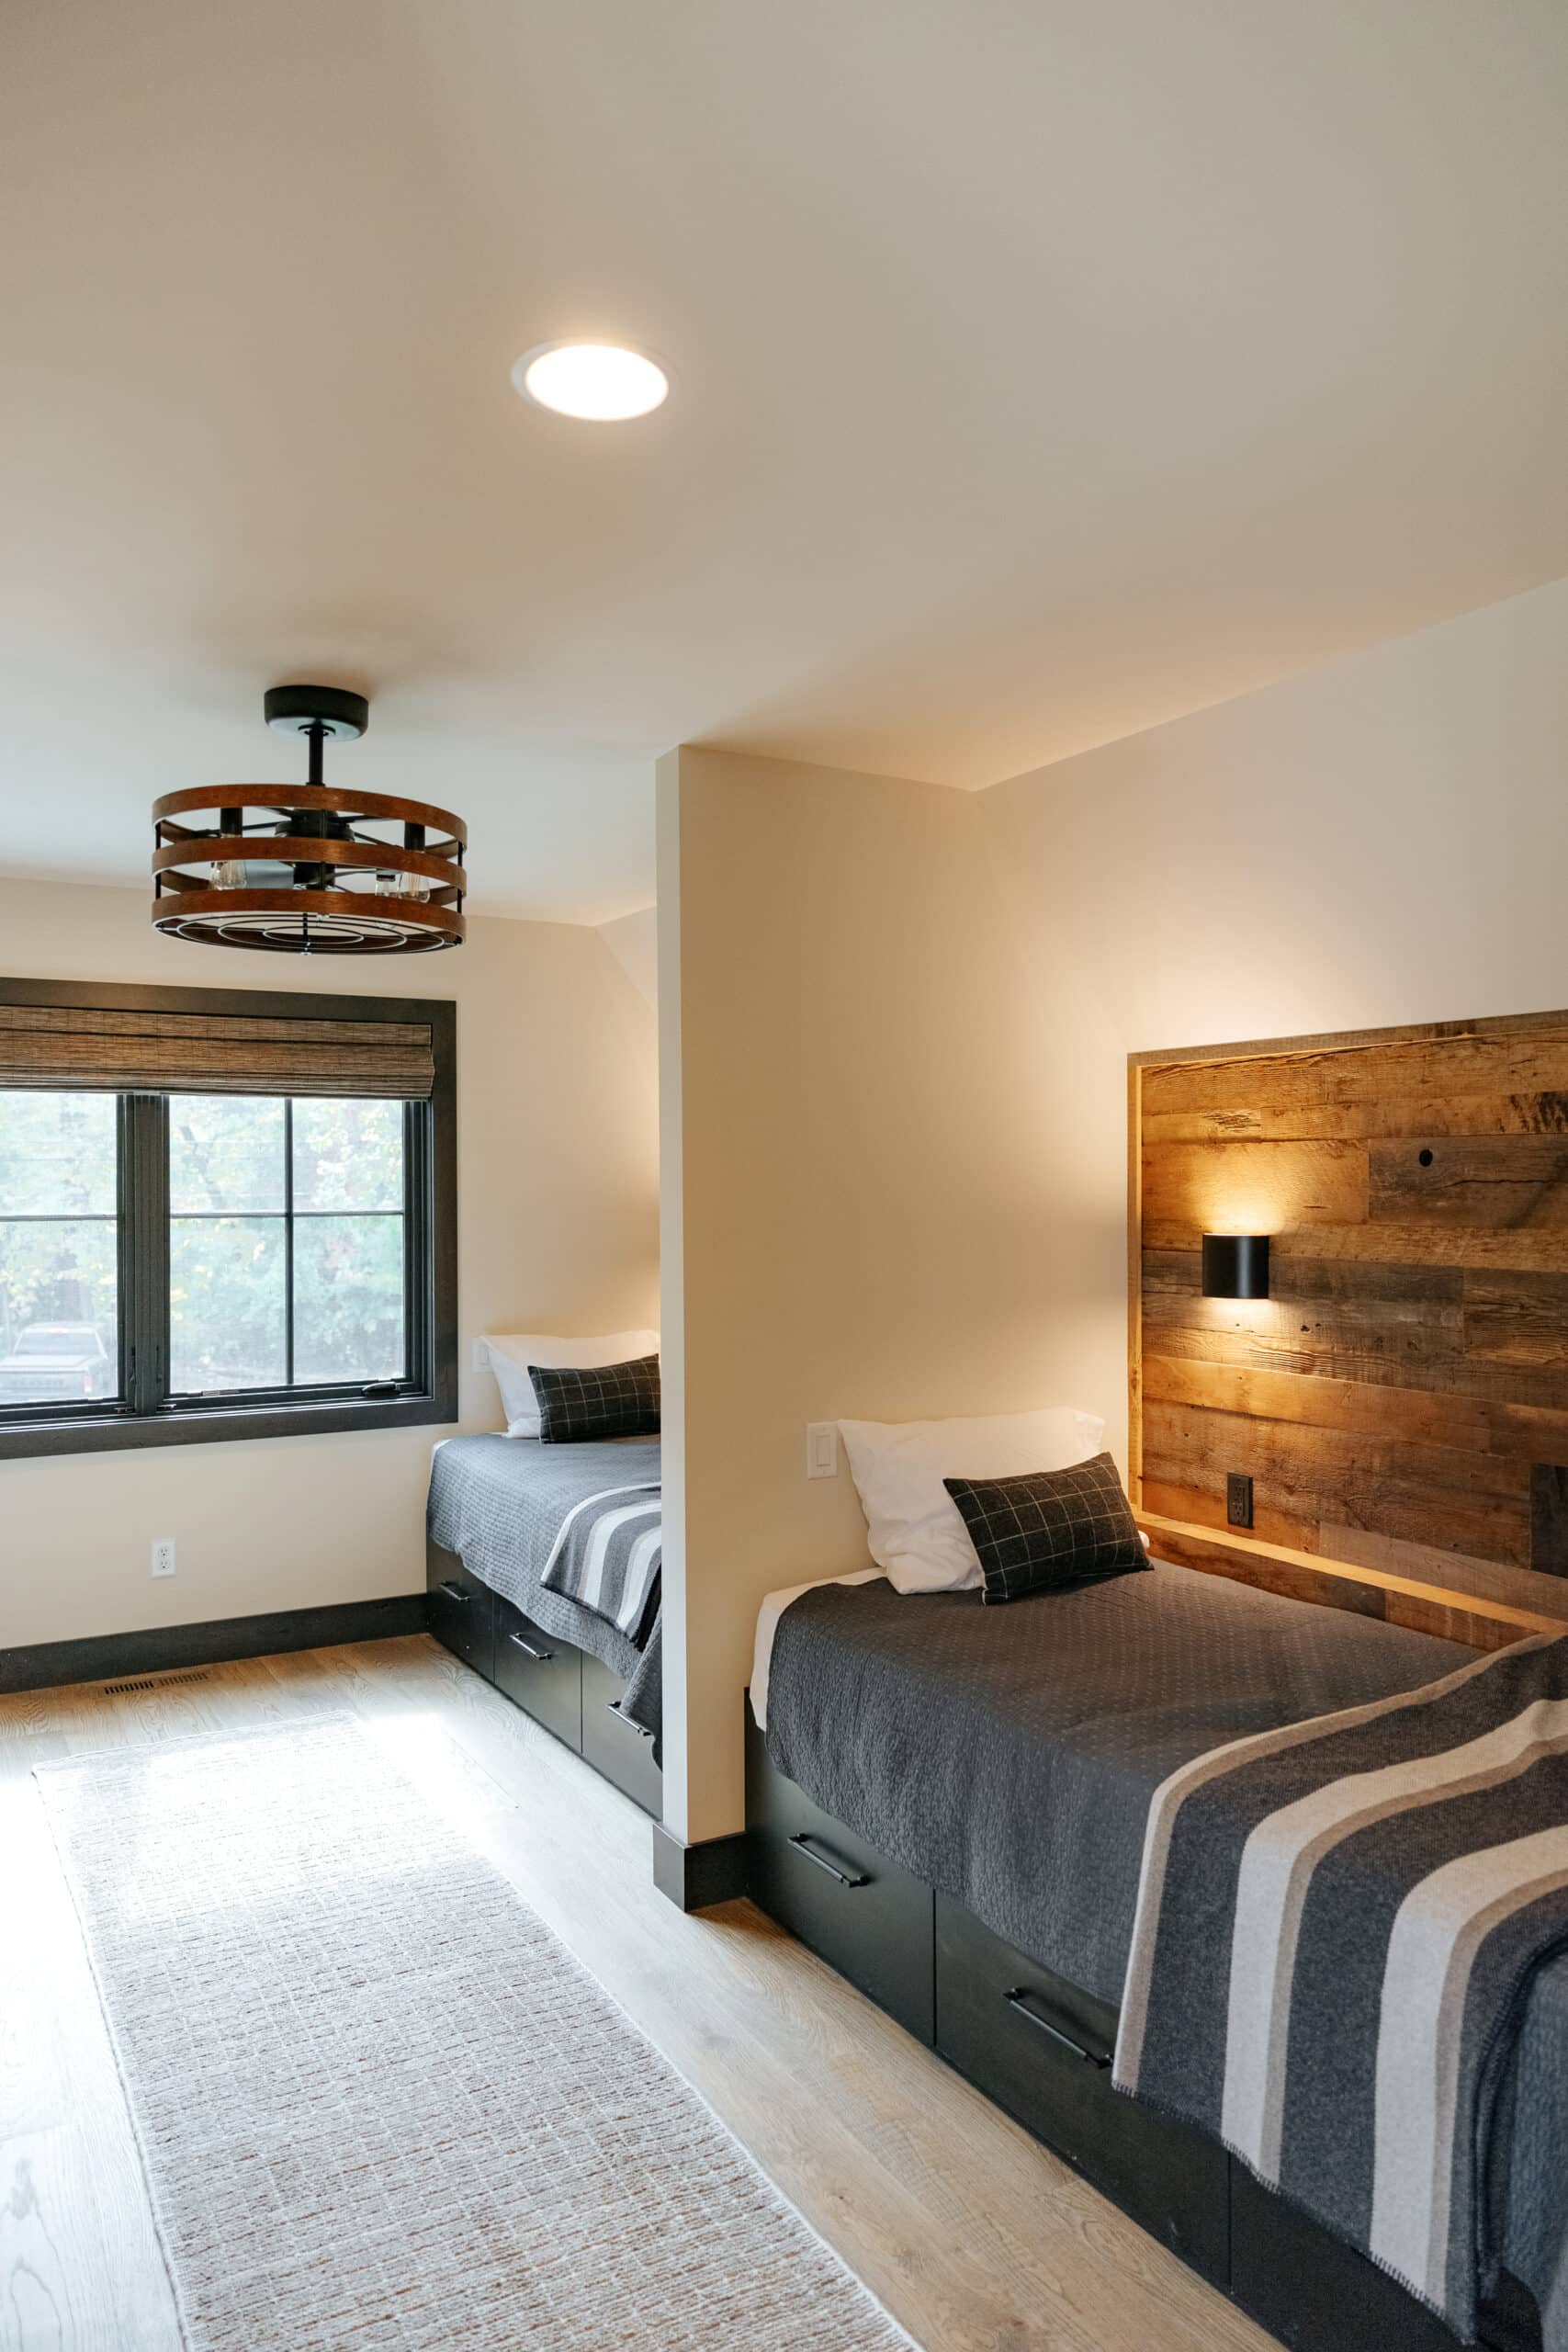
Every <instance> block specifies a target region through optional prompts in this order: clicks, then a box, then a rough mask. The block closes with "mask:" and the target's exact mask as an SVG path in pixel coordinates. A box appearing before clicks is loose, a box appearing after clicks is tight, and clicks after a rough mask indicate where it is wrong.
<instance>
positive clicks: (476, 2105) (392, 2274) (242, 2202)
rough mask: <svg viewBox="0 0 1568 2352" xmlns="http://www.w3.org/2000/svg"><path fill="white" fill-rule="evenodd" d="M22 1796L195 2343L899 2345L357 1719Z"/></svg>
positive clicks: (670, 2073)
mask: <svg viewBox="0 0 1568 2352" xmlns="http://www.w3.org/2000/svg"><path fill="white" fill-rule="evenodd" d="M37 1778H38V1782H39V1788H40V1789H41V1791H42V1792H43V1801H44V1804H45V1806H46V1808H47V1810H48V1813H49V1815H50V1819H51V1826H52V1828H53V1831H54V1835H55V1838H56V1841H57V1844H58V1846H59V1848H60V1850H61V1853H62V1858H63V1860H64V1862H65V1866H66V1870H67V1872H68V1875H69V1877H70V1880H71V1883H72V1888H73V1894H74V1898H75V1902H76V1906H77V1910H78V1913H79V1915H80V1917H81V1920H82V1925H83V1928H84V1931H85V1936H86V1939H87V1945H88V1950H89V1952H90V1954H91V1958H92V1962H93V1967H94V1970H95V1973H96V1978H97V1983H98V1988H99V1993H100V1996H101V1999H102V2002H103V2006H104V2010H105V2013H106V2015H107V2019H108V2023H109V2028H110V2031H111V2033H112V2035H113V2038H114V2042H115V2047H116V2052H117V2056H118V2064H119V2067H120V2072H121V2075H122V2077H123V2079H124V2082H125V2086H126V2089H127V2093H128V2096H129V2099H130V2108H131V2113H132V2117H133V2120H134V2122H135V2126H136V2131H137V2135H138V2138H139V2141H140V2143H141V2154H142V2161H143V2164H144V2165H145V2168H146V2173H147V2178H148V2184H149V2188H150V2192H151V2196H152V2205H153V2210H154V2212H155V2215H156V2218H157V2222H158V2228H159V2233H160V2235H161V2238H162V2241H163V2245H164V2255H165V2258H166V2260H167V2263H168V2267H169V2272H170V2277H171V2278H172V2280H173V2283H174V2288H175V2299H176V2301H177V2304H178V2307H179V2311H180V2314H181V2321H182V2324H183V2326H184V2329H185V2332H186V2341H187V2343H188V2344H189V2346H191V2352H338V2347H343V2352H519V2347H535V2348H536V2352H545V2347H548V2352H652V2348H653V2347H659V2352H688V2347H689V2348H690V2352H739V2347H742V2346H744V2347H749V2352H908V2346H909V2338H908V2336H906V2335H905V2334H904V2333H903V2331H902V2330H901V2329H900V2328H898V2327H897V2325H896V2324H894V2323H893V2321H892V2320H890V2319H889V2318H888V2317H887V2316H886V2313H885V2312H883V2311H882V2309H881V2307H880V2306H879V2305H878V2304H877V2303H875V2302H874V2301H873V2299H872V2298H871V2296H870V2295H869V2294H868V2293H867V2292H866V2291H865V2290H864V2289H863V2287H861V2286H860V2285H859V2284H858V2282H857V2281H856V2280H855V2279H854V2278H853V2277H852V2275H851V2273H850V2272H849V2271H848V2270H847V2269H846V2268H845V2267H844V2266H843V2264H842V2263H841V2262H840V2260H839V2258H838V2257H837V2256H836V2255H834V2254H833V2253H832V2251H831V2250H830V2249H829V2247H828V2246H827V2245H825V2244H824V2243H823V2241H822V2240H821V2239H820V2238H818V2236H817V2235H816V2234H815V2233H813V2232H812V2231H811V2230H810V2229H808V2228H807V2225H806V2223H805V2222H803V2221H802V2220H801V2218H800V2216H799V2215H798V2214H797V2213H795V2211H794V2210H793V2208H792V2207H791V2206H789V2205H788V2204H787V2203H786V2202H785V2200H784V2198H783V2197H781V2196H780V2194H779V2193H778V2191H777V2190H776V2189H775V2188H773V2185H772V2184H771V2183H770V2182H769V2181H768V2179H767V2178H766V2177H765V2176H764V2175H763V2174H762V2173H761V2171H760V2170H759V2169H758V2167H757V2166H756V2165H754V2164H753V2162H752V2161H751V2159H750V2156H748V2154H746V2152H745V2151H744V2149H742V2147H741V2146H740V2144H739V2141H737V2140H736V2139H735V2138H734V2137H733V2135H732V2134H731V2133H730V2132H729V2131H728V2130H727V2129H726V2128H725V2127H724V2126H723V2125H722V2124H721V2123H720V2122H719V2121H718V2120H717V2119H716V2117H715V2116H714V2114H713V2113H712V2111H711V2110H710V2109H708V2108H707V2107H706V2106H705V2104H704V2103H703V2101H702V2100H701V2099H700V2098H698V2097H697V2095H696V2093H695V2092H694V2090H692V2088H691V2087H690V2086H689V2085H688V2084H687V2083H686V2082H685V2081H684V2080H683V2079H682V2077H681V2076H680V2075H677V2074H676V2073H675V2071H674V2069H673V2068H672V2067H671V2066H670V2065H669V2064H667V2063H666V2061H665V2060H664V2059H663V2058H662V2057H660V2054H659V2052H657V2051H656V2050H654V2048H653V2047H652V2045H651V2044H650V2043H649V2041H647V2040H646V2039H645V2038H644V2037H643V2035H642V2034H641V2033H639V2032H638V2031H637V2029H636V2028H635V2027H634V2026H633V2025H632V2024H631V2022H630V2020H629V2019H628V2018H626V2015H625V2013H624V2012H623V2011H622V2010H621V2009H619V2008H618V2007H616V2006H615V2003H614V2002H613V2001H612V2000H611V1999H610V1998H609V1996H608V1995H607V1994H605V1993H604V1991H603V1990H602V1989H601V1987H600V1986H599V1985H597V1984H596V1983H595V1982H594V1981H593V1979H592V1977H591V1976H589V1975H588V1974H587V1973H586V1972H585V1971H584V1970H583V1969H582V1968H581V1966H580V1965H579V1964H578V1962H576V1960H575V1959H574V1958H573V1957H572V1955H571V1954H570V1952H569V1951H567V1949H566V1947H565V1946H564V1945H563V1944H562V1943H561V1942H560V1940H559V1939H558V1937H556V1936H555V1935H554V1934H553V1933H552V1932H551V1931H550V1929H549V1928H547V1927H546V1926H545V1925H544V1923H543V1921H542V1920H540V1919H539V1918H538V1917H536V1915H535V1914H534V1913H533V1912H532V1911H531V1910H530V1909H529V1908H528V1906H527V1905H525V1903H524V1902H523V1901H522V1899H521V1898H520V1896H519V1895H518V1894H516V1893H515V1891H514V1890H513V1888H512V1887H511V1886H510V1885H509V1884H508V1883H507V1882H506V1880H505V1879H504V1878H502V1875H501V1874H500V1872H499V1871H496V1870H494V1869H493V1868H492V1867H491V1865H490V1864H489V1863H488V1862H486V1861H485V1860H482V1859H481V1858H480V1857H479V1856H477V1855H475V1854H473V1853H471V1852H469V1851H468V1850H467V1849H466V1848H465V1847H464V1846H463V1845H462V1843H461V1841H460V1838H459V1837H458V1835H457V1832H456V1831H455V1830H454V1829H453V1828H452V1826H450V1825H449V1824H447V1823H446V1822H444V1821H443V1820H442V1818H441V1817H440V1815H438V1813H437V1812H436V1811H435V1809H434V1806H432V1805H431V1804H428V1803H427V1802H426V1801H425V1800H424V1799H423V1797H422V1796H421V1795H420V1793H419V1792H417V1791H416V1790H415V1789H414V1788H413V1787H412V1785H411V1784H410V1783H409V1782H408V1781H405V1780H404V1779H403V1778H402V1777H401V1775H400V1774H399V1773H398V1772H397V1771H396V1770H395V1768H394V1767H393V1765H392V1764H391V1763H390V1762H389V1760H388V1759H387V1758H385V1757H384V1756H383V1754H382V1753H381V1751H380V1750H379V1748H378V1747H377V1745H376V1744H375V1742H374V1741H373V1740H372V1739H370V1738H367V1736H365V1735H364V1734H363V1733H362V1732H361V1731H360V1730H359V1729H358V1728H357V1727H356V1726H355V1724H353V1723H352V1722H351V1721H349V1720H348V1719H346V1718H345V1719H343V1720H341V1721H339V1720H336V1719H333V1720H331V1721H327V1722H323V1723H320V1724H314V1725H311V1726H310V1727H308V1728H299V1727H292V1726H291V1727H287V1728H280V1729H277V1730H268V1731H265V1732H259V1733H253V1734H250V1735H245V1736H237V1737H234V1738H224V1739H219V1740H200V1741H192V1742H189V1743H184V1744H181V1745H178V1746H170V1747H162V1748H152V1749H141V1750H136V1751H130V1752H126V1753H123V1754H118V1753H117V1754H115V1755H112V1756H101V1757H95V1758H87V1759H85V1760H81V1761H77V1762H72V1763H68V1764H62V1765H49V1766H45V1767H43V1768H41V1769H40V1770H39V1773H38V1775H37Z"/></svg>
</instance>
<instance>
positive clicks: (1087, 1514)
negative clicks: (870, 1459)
mask: <svg viewBox="0 0 1568 2352" xmlns="http://www.w3.org/2000/svg"><path fill="white" fill-rule="evenodd" d="M942 1485H943V1486H944V1487H946V1488H947V1491H948V1493H949V1494H950V1495H951V1496H952V1497H953V1501H954V1502H955V1503H956V1504H957V1505H958V1508H959V1510H960V1511H961V1512H962V1513H963V1516H964V1525H965V1527H967V1529H968V1530H969V1539H970V1541H971V1543H972V1544H974V1546H975V1550H976V1555H978V1558H979V1562H980V1572H981V1574H982V1575H983V1577H985V1580H986V1589H985V1599H986V1600H1018V1599H1019V1598H1020V1597H1021V1595H1022V1594H1023V1593H1026V1592H1040V1591H1046V1590H1049V1589H1052V1588H1053V1587H1055V1586H1056V1585H1065V1584H1081V1583H1083V1582H1085V1581H1086V1580H1087V1579H1089V1578H1090V1577H1119V1576H1121V1575H1122V1574H1123V1572H1124V1571H1125V1570H1127V1569H1128V1568H1146V1567H1147V1566H1148V1565H1149V1563H1148V1556H1147V1555H1146V1553H1145V1550H1144V1547H1143V1544H1141V1543H1140V1541H1139V1539H1138V1531H1137V1528H1136V1526H1135V1524H1134V1519H1133V1507H1132V1505H1131V1503H1130V1502H1129V1501H1128V1500H1127V1498H1126V1495H1125V1494H1124V1493H1123V1492H1122V1481H1121V1479H1120V1478H1119V1477H1118V1476H1117V1475H1116V1464H1115V1463H1114V1462H1113V1461H1112V1460H1111V1456H1110V1454H1109V1453H1097V1454H1096V1455H1095V1456H1094V1458H1093V1460H1092V1461H1089V1462H1075V1463H1074V1464H1073V1466H1072V1468H1071V1469H1070V1470H1031V1471H1028V1472H1026V1473H1025V1475H1024V1476H1022V1477H1021V1478H944V1479H943V1480H942Z"/></svg>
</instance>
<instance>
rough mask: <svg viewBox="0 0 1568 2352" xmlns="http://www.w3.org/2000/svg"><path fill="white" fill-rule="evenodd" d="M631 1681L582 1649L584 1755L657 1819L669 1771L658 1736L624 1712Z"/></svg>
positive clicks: (660, 1810) (661, 1810) (605, 1776)
mask: <svg viewBox="0 0 1568 2352" xmlns="http://www.w3.org/2000/svg"><path fill="white" fill-rule="evenodd" d="M625 1691H626V1684H625V1683H624V1682H623V1681H622V1680H621V1679H620V1677H619V1675H617V1674H614V1673H612V1672H611V1670H610V1668H608V1667H607V1666H604V1665H603V1664H602V1663H601V1661H600V1660H599V1659H598V1658H596V1657H589V1655H588V1653H587V1651H586V1650H584V1652H583V1653H582V1753H583V1755H584V1756H585V1757H586V1758H587V1759H588V1761H589V1763H590V1764H592V1765H593V1766H594V1768H595V1769H596V1770H598V1771H601V1772H603V1773H604V1778H605V1779H606V1780H607V1781H614V1782H615V1786H616V1788H618V1789H620V1790H622V1791H623V1792H625V1793H626V1795H627V1796H628V1797H630V1798H631V1799H632V1801H633V1803H634V1804H640V1805H641V1806H642V1808H643V1811H644V1812H645V1813H651V1814H652V1815H653V1816H654V1818H655V1820H657V1819H658V1818H659V1815H660V1814H661V1813H662V1812H663V1810H664V1775H663V1773H662V1772H661V1771H660V1769H659V1767H658V1765H657V1764H656V1763H655V1762H654V1760H653V1738H652V1735H651V1734H650V1733H649V1732H645V1731H643V1730H641V1729H640V1728H639V1727H638V1725H637V1724H634V1723H630V1722H628V1721H627V1719H626V1716H625V1715H623V1714H622V1713H621V1712H620V1701H621V1698H622V1695H623V1693H624V1692H625Z"/></svg>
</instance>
